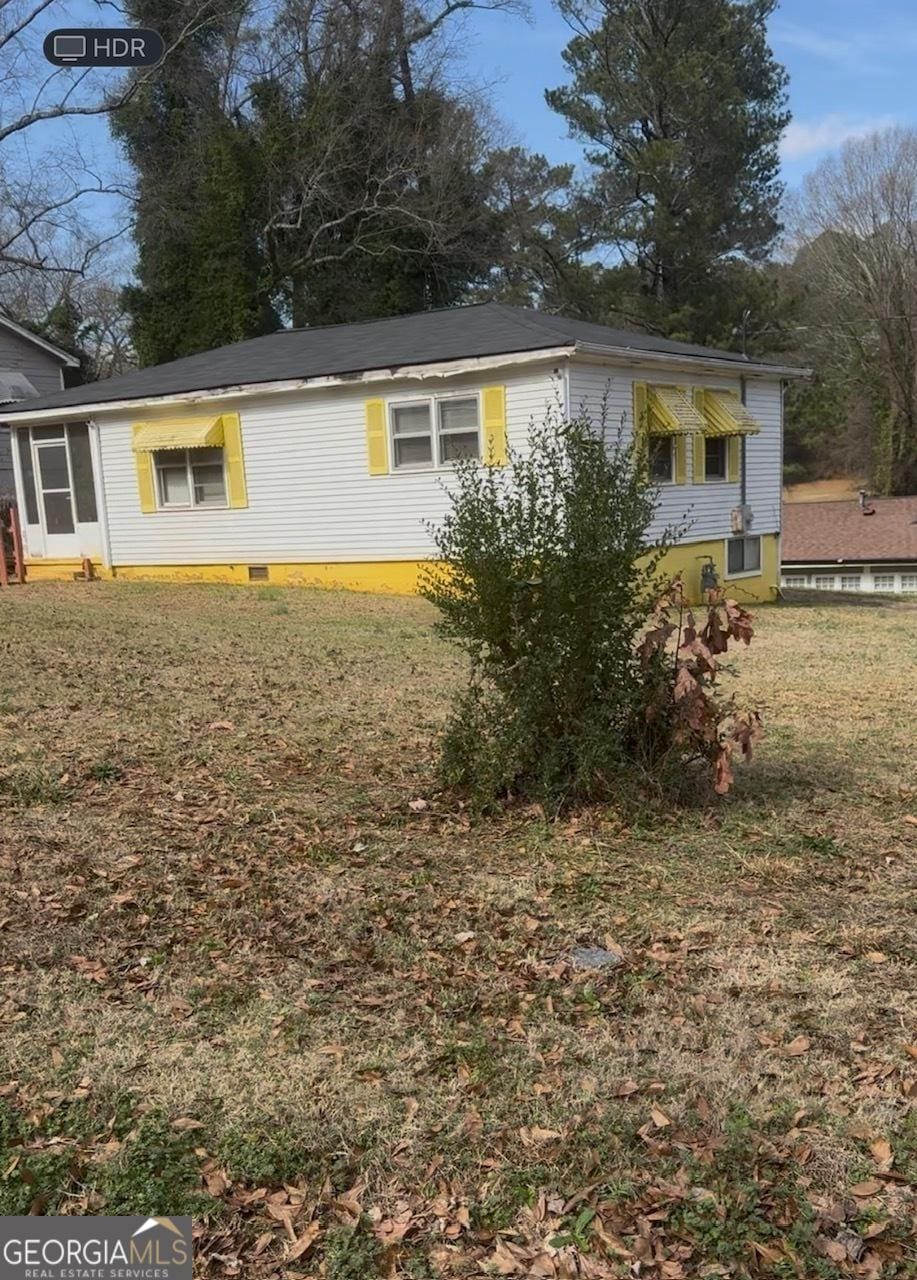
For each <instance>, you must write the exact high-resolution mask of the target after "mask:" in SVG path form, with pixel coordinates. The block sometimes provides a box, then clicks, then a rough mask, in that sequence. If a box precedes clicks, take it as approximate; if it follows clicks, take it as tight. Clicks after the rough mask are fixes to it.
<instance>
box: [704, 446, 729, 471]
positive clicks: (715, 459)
mask: <svg viewBox="0 0 917 1280" xmlns="http://www.w3.org/2000/svg"><path fill="white" fill-rule="evenodd" d="M704 452H705V455H706V461H705V466H704V471H705V473H706V476H707V479H708V480H725V479H726V441H725V439H724V437H723V436H714V437H713V439H710V440H707V441H705V447H704Z"/></svg>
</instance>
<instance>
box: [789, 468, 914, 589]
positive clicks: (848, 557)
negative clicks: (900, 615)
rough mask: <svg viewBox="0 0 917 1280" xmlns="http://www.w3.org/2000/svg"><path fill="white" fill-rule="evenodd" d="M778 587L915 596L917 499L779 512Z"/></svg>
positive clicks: (810, 505)
mask: <svg viewBox="0 0 917 1280" xmlns="http://www.w3.org/2000/svg"><path fill="white" fill-rule="evenodd" d="M780 580H781V584H782V585H783V586H784V587H813V588H815V589H816V590H820V591H864V592H869V591H878V592H883V593H885V592H890V593H894V594H901V593H903V594H910V595H917V494H915V495H914V496H912V497H907V498H870V497H868V496H867V494H866V493H865V492H862V493H861V495H860V499H859V501H857V502H799V503H793V504H787V505H786V506H785V507H784V509H783V548H782V567H781V577H780Z"/></svg>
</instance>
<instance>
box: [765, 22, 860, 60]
mask: <svg viewBox="0 0 917 1280" xmlns="http://www.w3.org/2000/svg"><path fill="white" fill-rule="evenodd" d="M772 34H773V36H774V39H775V40H777V41H779V42H781V43H782V44H787V45H790V46H791V47H792V48H794V49H801V50H802V51H803V52H804V53H811V54H814V55H815V56H816V57H817V58H827V59H828V60H829V61H830V62H842V63H846V62H848V61H849V60H850V59H852V58H853V57H855V56H856V55H857V54H860V55H862V52H863V42H862V40H857V39H855V38H853V37H846V38H845V37H844V36H836V35H826V34H825V33H824V32H822V31H813V30H812V28H811V27H803V26H801V25H800V24H799V23H797V22H777V23H775V25H774V28H773V32H772Z"/></svg>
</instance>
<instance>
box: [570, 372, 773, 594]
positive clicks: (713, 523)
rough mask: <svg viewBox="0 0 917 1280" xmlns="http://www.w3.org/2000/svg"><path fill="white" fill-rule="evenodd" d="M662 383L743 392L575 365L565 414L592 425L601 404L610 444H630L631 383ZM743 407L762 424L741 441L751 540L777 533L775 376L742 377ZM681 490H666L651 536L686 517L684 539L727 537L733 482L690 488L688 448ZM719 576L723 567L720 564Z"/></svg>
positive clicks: (711, 379)
mask: <svg viewBox="0 0 917 1280" xmlns="http://www.w3.org/2000/svg"><path fill="white" fill-rule="evenodd" d="M635 381H637V382H665V383H669V384H677V385H678V386H681V387H686V388H688V389H689V390H691V389H693V388H694V387H711V388H713V387H724V388H727V389H729V390H732V391H735V392H736V394H739V393H740V392H741V382H740V379H739V377H738V376H736V377H733V378H730V377H728V376H723V375H722V374H719V373H717V374H709V373H708V374H704V375H698V374H695V375H694V376H690V375H688V374H676V373H672V372H671V371H669V370H666V371H665V372H661V371H654V370H653V369H651V368H650V367H649V366H647V367H646V368H641V370H640V372H639V373H635V372H634V370H633V369H628V368H626V367H623V366H622V367H621V368H616V367H615V366H606V365H598V364H592V363H590V364H586V363H579V362H578V361H574V363H573V364H572V365H571V366H570V372H569V384H570V411H571V413H573V414H577V413H579V412H580V411H581V410H584V411H585V412H586V413H587V414H588V415H589V416H590V417H592V418H593V420H597V419H598V417H599V415H600V413H601V411H602V405H603V402H604V404H605V406H606V410H607V412H606V417H605V423H606V432H607V434H608V436H609V438H611V439H614V438H615V437H616V435H617V433H618V431H619V430H623V433H624V438H629V436H630V433H631V431H632V429H633V384H634V382H635ZM746 405H747V407H748V411H749V413H750V414H751V415H752V417H753V418H754V419H755V421H756V422H758V423H759V424H760V427H761V430H760V432H759V433H758V435H754V436H749V437H748V438H747V440H746V446H745V447H746V450H747V461H746V501H747V503H748V505H749V506H750V507H751V510H752V513H753V518H754V522H753V524H752V526H751V529H750V532H752V533H754V534H756V535H757V534H768V533H778V532H779V531H780V494H781V482H782V479H781V468H782V447H783V446H782V439H781V429H782V393H781V387H780V380H779V379H778V378H751V377H749V378H748V381H747V390H746ZM687 452H688V475H687V481H688V482H687V484H683V485H666V486H664V487H663V488H662V489H661V491H660V495H659V506H658V509H657V515H656V519H655V521H654V523H653V525H652V527H651V533H653V534H659V533H661V532H662V530H663V529H664V528H665V527H666V526H667V525H676V526H677V525H681V524H683V523H684V521H685V519H686V518H687V521H688V522H689V525H690V527H689V529H688V531H687V533H686V535H685V538H684V541H687V542H699V541H701V539H708V538H709V539H713V538H716V539H720V538H727V537H729V536H730V534H731V532H732V528H731V523H730V512H731V511H732V509H733V508H734V507H737V506H738V505H739V503H740V501H741V485H740V483H739V482H735V483H733V482H730V481H726V480H716V481H710V482H707V483H703V484H694V483H693V474H692V471H693V456H692V455H693V450H692V449H690V448H689V449H688V451H687ZM718 568H719V569H720V571H722V568H723V566H722V565H720V566H718Z"/></svg>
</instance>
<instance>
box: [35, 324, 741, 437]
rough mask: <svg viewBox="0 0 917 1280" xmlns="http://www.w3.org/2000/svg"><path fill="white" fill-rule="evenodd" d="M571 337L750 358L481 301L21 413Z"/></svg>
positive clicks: (130, 377) (270, 345)
mask: <svg viewBox="0 0 917 1280" xmlns="http://www.w3.org/2000/svg"><path fill="white" fill-rule="evenodd" d="M577 342H586V343H596V344H598V345H600V346H606V347H624V348H627V349H629V350H632V351H634V352H635V353H637V352H640V353H648V352H658V353H661V354H665V355H680V356H701V357H704V356H705V357H707V358H708V359H709V358H715V359H718V360H729V361H733V362H734V363H735V364H737V365H748V363H749V362H748V361H747V360H746V358H745V357H744V356H742V355H739V354H738V353H737V352H735V351H717V350H714V349H713V348H710V347H698V346H694V345H693V344H691V343H687V342H670V341H669V340H668V339H665V338H655V337H653V336H652V335H650V334H646V333H631V332H630V331H628V330H625V329H609V328H606V327H605V325H601V324H590V323H588V322H587V321H584V320H567V319H565V318H564V317H563V316H550V315H546V314H544V313H543V312H540V311H530V310H528V309H526V308H524V307H510V306H506V305H505V304H503V303H501V302H486V303H480V304H477V305H474V306H466V307H449V308H445V309H443V310H440V311H422V312H418V313H417V314H415V315H410V316H392V317H389V318H388V319H384V320H364V321H362V322H360V323H359V324H336V325H326V326H323V327H320V328H313V329H281V330H280V331H279V332H277V333H271V334H268V335H266V336H265V337H263V338H250V339H248V340H247V341H246V342H234V343H232V344H231V345H230V346H226V347H217V348H216V350H215V351H203V352H201V353H200V354H199V355H194V356H186V357H184V358H183V359H181V360H170V361H169V362H168V363H167V364H159V365H153V366H151V367H150V368H148V369H137V370H134V371H133V372H131V373H124V374H121V375H120V376H118V377H116V378H109V379H108V380H106V381H104V382H92V383H88V384H87V385H86V386H83V387H74V388H72V389H71V390H69V391H61V392H55V393H54V394H53V395H49V396H40V397H37V398H35V399H33V400H30V401H29V403H28V412H30V413H31V412H33V411H35V410H37V409H57V408H70V407H73V408H77V407H79V406H80V405H87V404H102V403H107V402H110V401H113V400H145V399H149V398H150V397H154V396H168V395H180V394H181V393H182V392H186V391H187V392H192V391H212V390H216V389H218V388H221V387H237V386H247V385H252V384H256V383H259V382H274V381H284V380H287V379H298V378H320V377H331V376H339V375H342V374H349V373H352V374H358V373H364V372H366V371H368V370H371V369H389V368H398V367H399V366H402V365H413V364H432V363H435V362H438V361H443V360H462V359H467V358H470V357H473V356H495V355H507V354H511V353H513V352H525V351H538V350H540V349H543V348H547V347H564V346H565V347H573V346H575V345H576V343H577ZM23 409H24V410H25V406H23Z"/></svg>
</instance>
